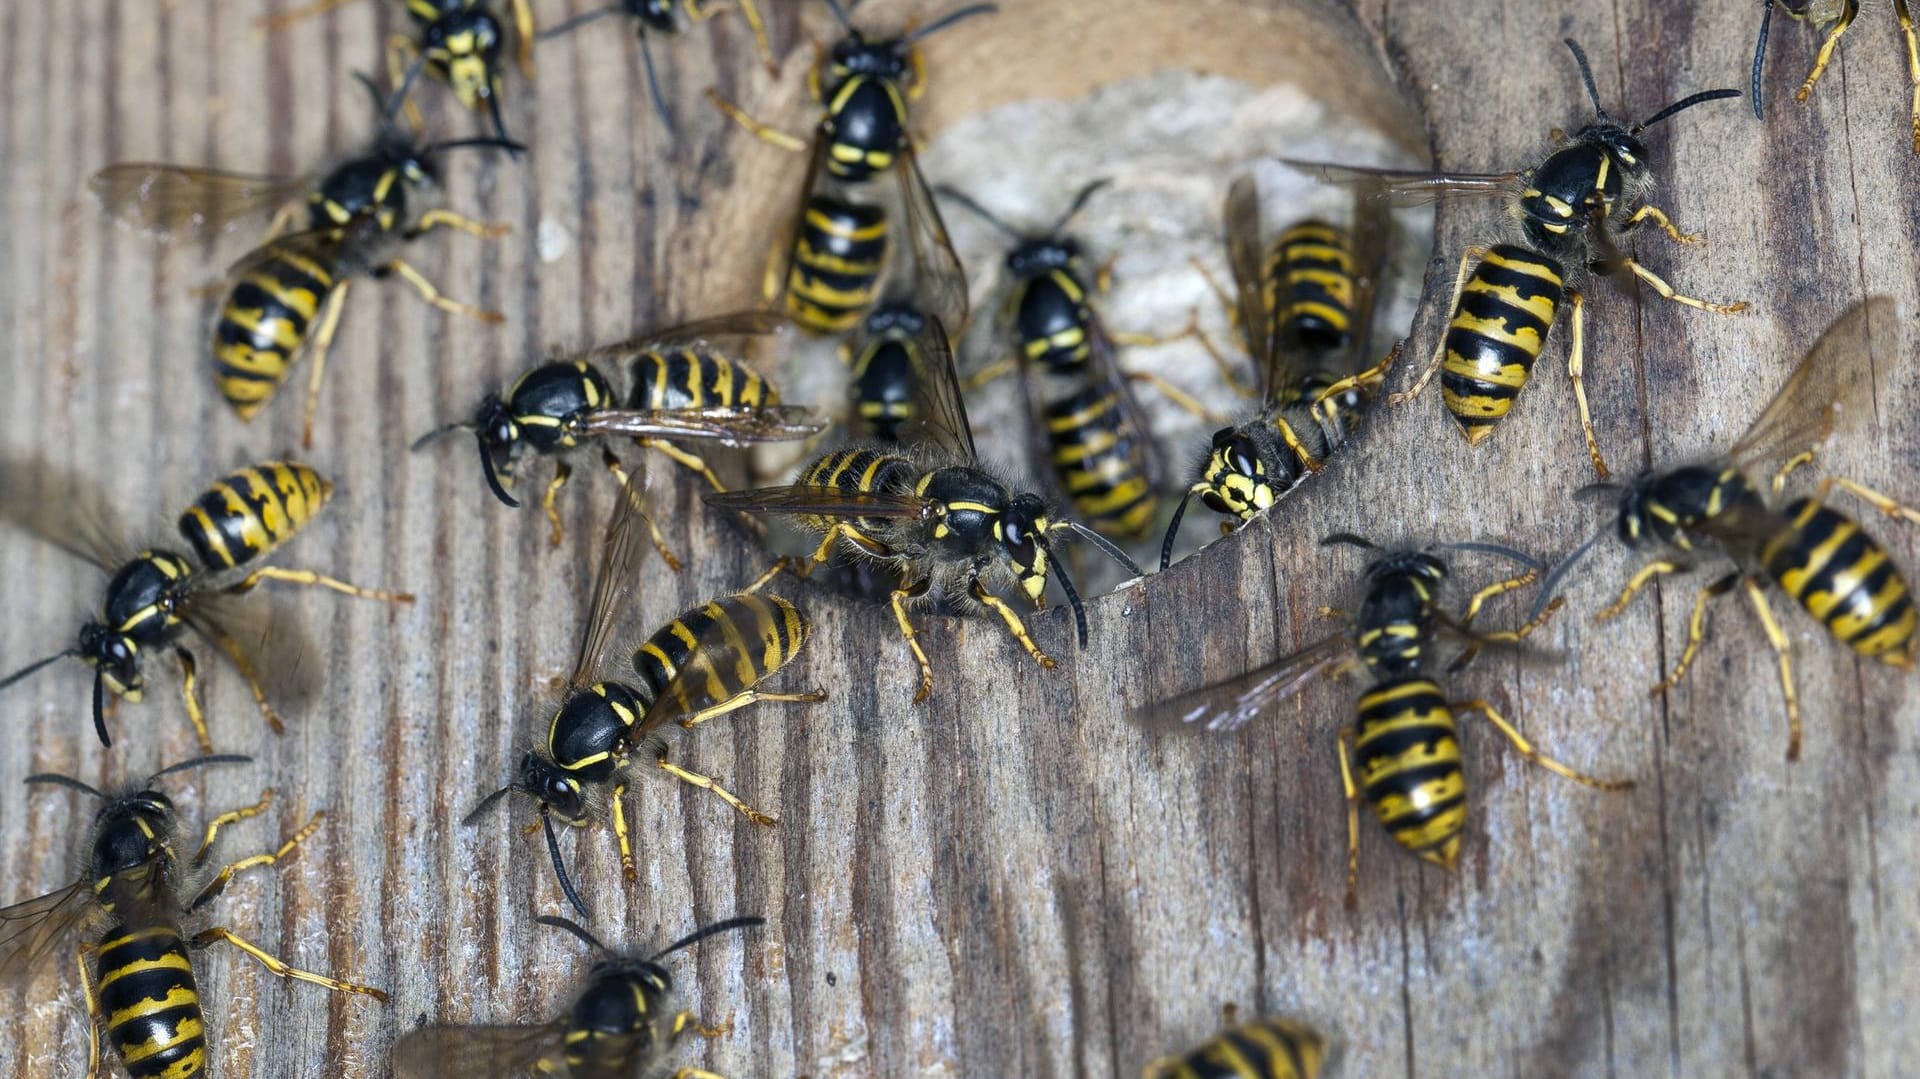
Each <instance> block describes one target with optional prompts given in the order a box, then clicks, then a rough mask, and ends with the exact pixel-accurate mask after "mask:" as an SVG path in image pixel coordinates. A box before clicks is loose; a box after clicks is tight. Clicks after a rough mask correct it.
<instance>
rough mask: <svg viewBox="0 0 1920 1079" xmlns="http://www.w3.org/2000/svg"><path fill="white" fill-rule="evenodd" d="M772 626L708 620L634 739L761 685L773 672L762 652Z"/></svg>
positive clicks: (655, 700)
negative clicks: (769, 668)
mask: <svg viewBox="0 0 1920 1079" xmlns="http://www.w3.org/2000/svg"><path fill="white" fill-rule="evenodd" d="M769 632H771V631H770V630H766V629H764V628H763V627H759V626H745V625H740V624H739V623H737V622H734V621H732V620H730V619H726V618H716V619H713V620H712V621H710V622H708V623H707V625H706V627H705V628H704V629H702V630H701V632H700V634H699V635H698V636H697V637H695V638H694V639H693V641H692V642H691V647H689V648H688V649H687V659H686V662H685V663H682V664H681V665H680V669H679V670H677V671H675V672H674V675H673V678H672V679H671V680H670V681H668V682H667V684H666V687H665V688H664V689H662V690H661V691H660V695H659V696H658V697H656V698H654V702H653V706H652V707H651V708H649V709H647V714H646V717H645V718H644V719H642V720H641V721H640V725H639V729H638V730H637V731H636V732H635V734H634V737H633V738H632V739H631V740H632V741H636V742H637V741H639V740H640V739H641V738H644V737H646V736H647V735H648V734H650V733H652V732H653V731H656V730H659V729H660V728H661V727H662V726H665V725H666V724H668V723H677V722H679V721H680V720H683V719H685V718H687V717H688V716H691V715H693V714H695V713H697V712H700V711H702V710H703V709H707V708H711V707H713V706H714V705H717V704H721V703H723V702H725V701H728V700H731V699H732V698H734V697H736V696H738V695H740V694H742V693H745V692H747V691H748V690H750V689H752V688H753V687H754V686H756V685H758V684H759V683H760V682H761V681H762V680H763V679H765V678H766V677H767V676H769V675H770V674H772V673H773V671H770V670H768V669H767V665H766V664H765V663H764V662H763V660H764V656H763V655H762V654H761V650H762V649H763V648H764V646H765V644H766V636H767V634H768V633H769Z"/></svg>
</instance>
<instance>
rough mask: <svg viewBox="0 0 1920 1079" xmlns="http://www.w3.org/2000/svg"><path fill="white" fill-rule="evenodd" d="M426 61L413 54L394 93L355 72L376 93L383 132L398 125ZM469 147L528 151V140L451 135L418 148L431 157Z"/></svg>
mask: <svg viewBox="0 0 1920 1079" xmlns="http://www.w3.org/2000/svg"><path fill="white" fill-rule="evenodd" d="M425 62H426V54H425V53H422V54H420V55H418V56H416V57H414V58H413V63H411V64H408V65H407V73H406V74H405V75H404V76H402V77H401V79H400V85H399V86H397V87H395V88H394V91H393V93H392V94H382V93H381V92H380V87H378V86H376V85H375V84H374V81H373V79H371V78H370V77H368V75H367V73H366V72H364V71H356V72H354V73H353V77H354V78H355V79H358V80H359V82H360V85H362V86H364V87H366V88H367V92H368V93H370V94H372V95H373V107H374V111H376V112H378V113H379V114H380V130H381V131H382V132H383V133H392V132H393V130H394V129H395V127H397V126H398V120H399V117H400V107H401V106H402V105H404V104H406V101H407V94H408V93H409V92H410V91H411V90H412V89H413V82H414V80H415V79H417V78H418V77H419V76H420V70H421V67H422V66H423V65H424V64H425ZM469 147H481V148H487V149H495V150H505V151H506V152H507V153H509V154H513V155H515V156H518V155H520V154H523V153H526V152H527V147H526V144H525V143H520V142H515V141H513V140H512V139H509V138H505V137H494V138H472V139H448V140H446V141H444V142H435V143H429V144H427V145H425V146H422V147H420V149H419V151H418V152H419V153H420V154H421V155H422V156H429V157H430V156H432V155H434V154H438V153H441V152H443V151H446V150H461V149H466V148H469Z"/></svg>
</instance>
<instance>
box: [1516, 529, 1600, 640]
mask: <svg viewBox="0 0 1920 1079" xmlns="http://www.w3.org/2000/svg"><path fill="white" fill-rule="evenodd" d="M1606 534H1607V530H1606V528H1605V527H1604V526H1603V527H1601V528H1600V529H1599V530H1597V531H1595V532H1594V534H1593V535H1591V536H1588V537H1587V540H1586V542H1585V543H1582V544H1581V545H1580V546H1578V547H1575V548H1574V549H1573V553H1571V554H1569V555H1567V557H1565V558H1563V559H1561V560H1560V561H1559V562H1558V563H1556V564H1555V565H1554V567H1553V568H1552V569H1550V570H1548V571H1547V575H1546V576H1545V577H1543V578H1541V579H1540V592H1539V594H1538V595H1536V596H1534V599H1533V610H1531V611H1528V612H1527V618H1528V619H1538V618H1539V617H1540V616H1541V615H1542V614H1544V613H1545V612H1546V609H1547V604H1548V603H1551V602H1552V601H1553V593H1554V592H1555V590H1557V589H1558V588H1559V587H1560V581H1561V579H1562V578H1564V577H1566V575H1567V572H1568V571H1569V570H1571V569H1573V567H1574V565H1575V564H1576V563H1578V562H1579V561H1580V560H1581V559H1582V558H1585V557H1586V556H1587V552H1588V551H1591V550H1593V546H1594V544H1596V543H1599V542H1600V537H1602V536H1604V535H1606Z"/></svg>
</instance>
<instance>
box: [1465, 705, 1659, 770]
mask: <svg viewBox="0 0 1920 1079" xmlns="http://www.w3.org/2000/svg"><path fill="white" fill-rule="evenodd" d="M1449 707H1450V708H1452V709H1453V712H1454V714H1455V715H1459V714H1461V713H1463V712H1478V713H1480V714H1481V715H1482V716H1485V717H1486V719H1487V722H1489V723H1492V724H1493V725H1494V726H1495V727H1497V728H1499V730H1500V733H1501V734H1504V735H1506V736H1507V741H1509V742H1512V743H1513V750H1514V752H1516V753H1518V754H1520V755H1521V756H1522V757H1525V758H1526V759H1528V760H1530V761H1532V762H1533V763H1535V764H1537V765H1539V766H1540V767H1542V768H1545V769H1546V770H1547V771H1549V772H1552V773H1553V774H1555V775H1557V776H1563V777H1565V778H1567V779H1571V780H1573V781H1574V782H1575V783H1578V784H1580V785H1581V786H1583V787H1592V788H1593V789H1594V790H1601V791H1624V790H1631V789H1632V788H1633V780H1631V779H1596V778H1595V777H1593V776H1590V775H1588V774H1586V773H1585V772H1581V771H1577V770H1575V769H1573V768H1569V767H1567V766H1566V765H1564V764H1561V763H1560V762H1559V761H1556V760H1554V759H1553V758H1552V757H1549V756H1547V755H1546V754H1544V753H1541V752H1540V751H1539V750H1537V749H1535V748H1533V743H1532V742H1529V741H1527V739H1526V736H1525V735H1522V734H1521V733H1520V732H1519V731H1517V730H1515V729H1514V727H1513V725H1512V724H1511V723H1508V722H1507V721H1506V720H1505V719H1502V718H1501V717H1500V713H1499V712H1496V711H1494V709H1493V705H1491V704H1488V703H1487V702H1486V701H1479V700H1475V701H1461V702H1459V703H1458V704H1453V705H1449Z"/></svg>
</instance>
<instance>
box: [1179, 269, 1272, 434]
mask: <svg viewBox="0 0 1920 1079" xmlns="http://www.w3.org/2000/svg"><path fill="white" fill-rule="evenodd" d="M1195 265H1199V264H1198V263H1195ZM1209 283H1211V280H1209ZM1187 329H1188V334H1187V336H1191V337H1192V338H1193V339H1194V340H1195V341H1198V342H1199V343H1200V347H1201V348H1202V349H1203V350H1205V351H1206V354H1207V358H1208V359H1210V360H1212V361H1213V369H1214V370H1215V371H1218V372H1220V380H1221V381H1222V382H1225V383H1226V384H1227V389H1229V390H1231V391H1233V395H1234V396H1235V397H1238V398H1241V399H1242V400H1252V399H1253V398H1255V397H1258V396H1260V390H1259V389H1258V387H1255V386H1252V385H1249V384H1247V383H1245V382H1242V381H1240V374H1239V372H1237V371H1235V370H1234V369H1233V363H1232V361H1230V360H1228V359H1227V356H1226V353H1224V352H1221V351H1220V346H1218V345H1216V344H1214V343H1213V338H1212V337H1210V336H1208V334H1207V331H1205V330H1203V329H1201V328H1200V315H1199V312H1197V311H1196V312H1194V314H1193V318H1192V321H1191V322H1190V323H1188V326H1187Z"/></svg>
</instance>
